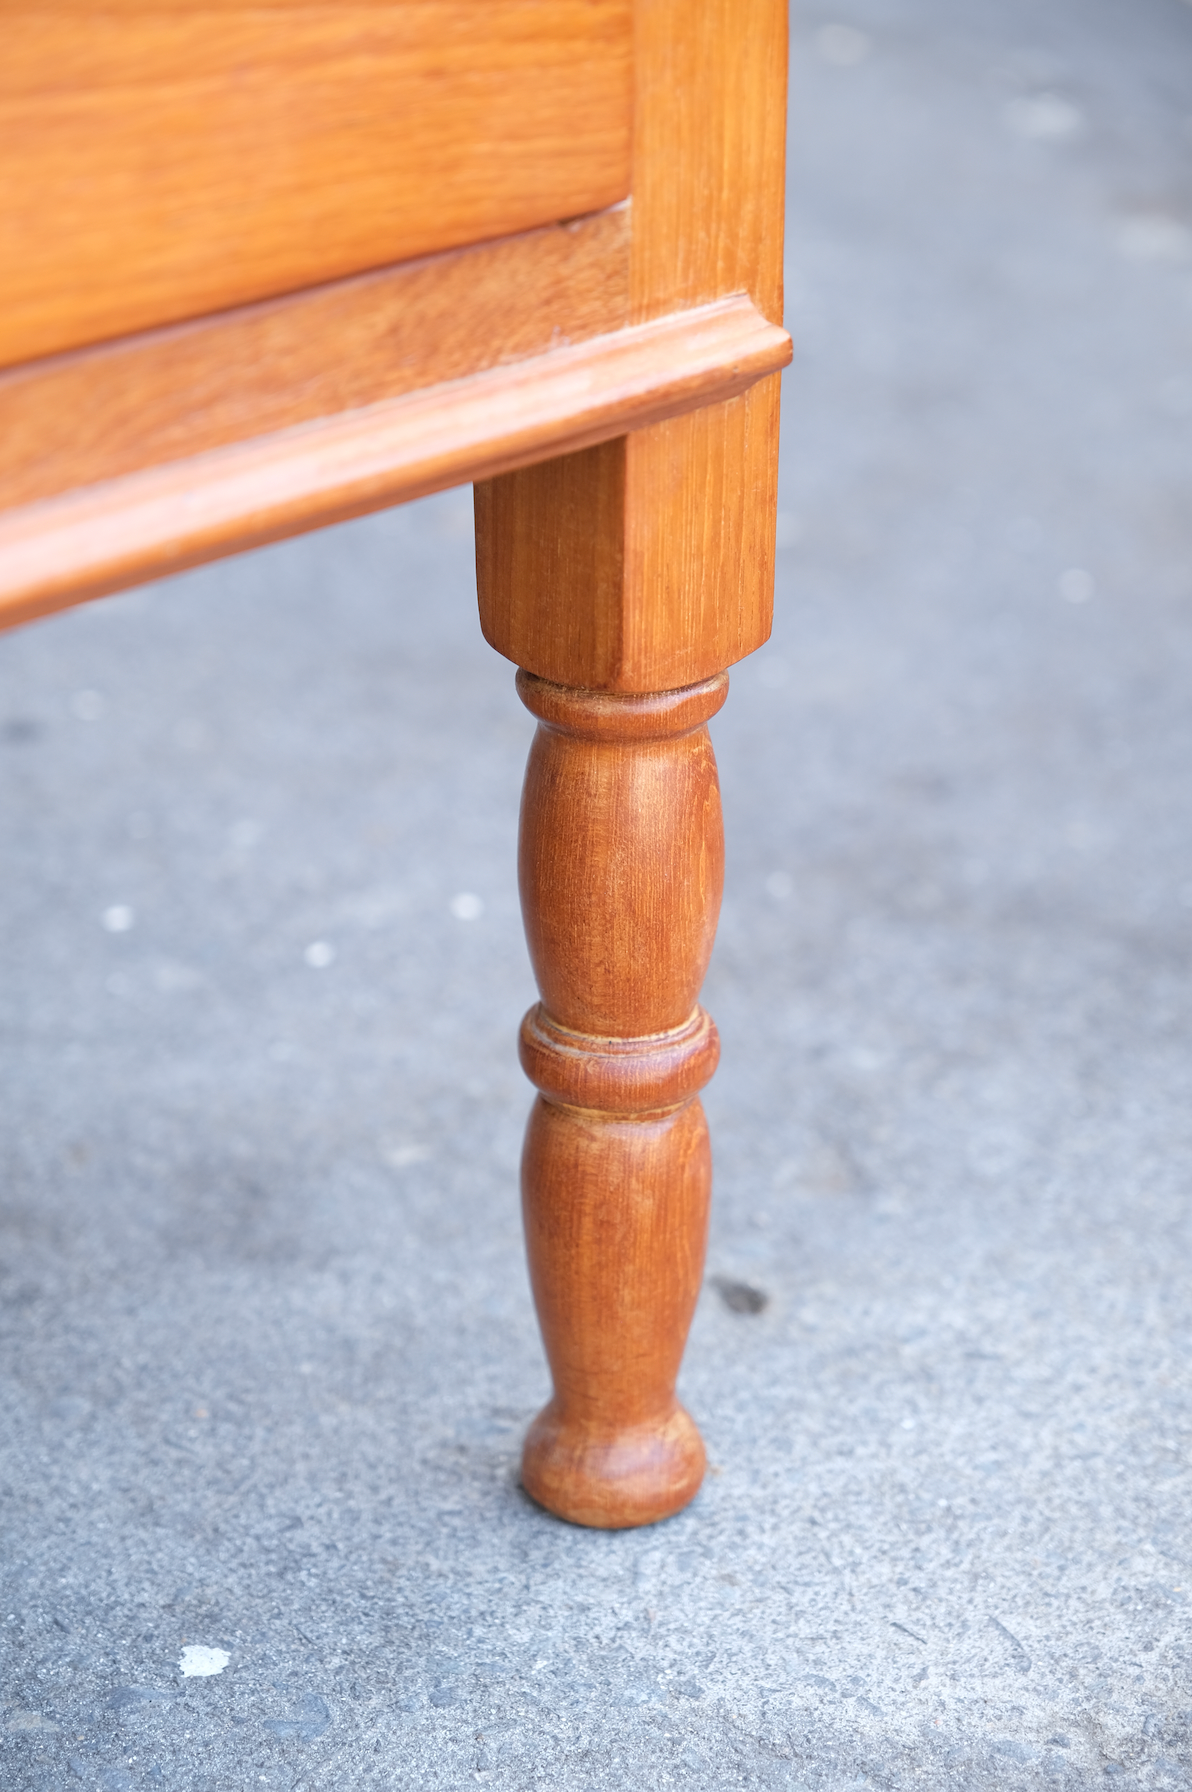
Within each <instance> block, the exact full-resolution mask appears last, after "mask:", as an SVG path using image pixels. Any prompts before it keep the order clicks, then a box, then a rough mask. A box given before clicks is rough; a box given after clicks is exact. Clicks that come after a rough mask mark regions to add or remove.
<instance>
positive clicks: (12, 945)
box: [0, 0, 1192, 1792]
mask: <svg viewBox="0 0 1192 1792" xmlns="http://www.w3.org/2000/svg"><path fill="white" fill-rule="evenodd" d="M791 117H792V131H791V144H792V166H793V179H792V192H791V228H790V250H789V267H790V295H789V321H790V324H791V327H792V329H793V331H794V334H795V338H796V343H797V353H796V359H795V364H794V366H793V368H792V370H791V372H790V375H789V378H788V385H787V394H786V418H785V428H786V439H785V450H784V453H785V459H784V465H783V498H782V513H783V514H782V520H781V525H780V533H781V541H782V550H781V553H780V556H779V575H778V619H777V624H776V628H775V636H774V641H773V643H772V644H771V646H770V647H768V648H767V649H765V650H764V651H763V652H762V653H760V654H758V655H757V656H756V657H755V659H754V660H752V661H751V662H749V663H747V664H746V665H744V666H742V667H741V668H739V669H738V670H737V671H736V672H735V674H734V677H733V693H732V696H731V697H730V701H729V705H728V707H727V708H726V710H725V711H724V712H723V715H722V717H721V718H720V719H719V720H718V721H717V722H716V724H715V725H714V728H715V739H716V742H717V750H718V752H719V755H720V759H721V766H722V773H723V780H724V788H725V798H726V808H727V815H728V836H729V852H730V870H729V882H728V891H727V897H726V902H725V910H724V920H723V926H722V930H721V935H720V941H719V945H718V948H717V955H716V959H715V962H714V965H713V969H712V973H711V975H710V978H709V982H708V987H707V991H706V1000H707V1003H708V1005H709V1007H710V1008H711V1009H712V1011H713V1012H714V1013H715V1014H716V1015H717V1017H718V1019H719V1022H720V1025H721V1029H722V1032H723V1037H724V1060H723V1067H722V1070H721V1072H720V1074H719V1076H718V1078H717V1080H716V1082H715V1083H714V1084H713V1085H712V1088H711V1090H710V1091H709V1097H708V1102H707V1106H708V1110H709V1115H710V1118H711V1121H712V1126H713V1131H714V1137H715V1141H716V1152H717V1176H718V1181H717V1193H716V1206H715V1220H714V1233H713V1242H712V1248H711V1255H710V1260H709V1274H710V1276H715V1277H719V1278H721V1282H720V1284H719V1286H717V1285H716V1284H714V1283H711V1282H710V1284H709V1287H708V1289H707V1291H706V1293H705V1296H704V1298H703V1300H702V1302H701V1306H700V1310H699V1313H698V1316H697V1319H696V1323H695V1327H694V1331H693V1335H692V1339H691V1346H690V1349H689V1352H688V1357H687V1362H686V1366H685V1370H684V1382H683V1386H684V1392H685V1396H686V1399H687V1401H688V1403H689V1404H690V1406H691V1407H692V1409H693V1410H694V1412H695V1413H696V1414H697V1416H698V1417H699V1419H700V1421H701V1424H702V1425H703V1427H704V1430H705V1434H706V1437H707V1439H708V1443H709V1449H710V1454H711V1458H712V1461H713V1463H714V1464H715V1468H714V1471H713V1473H712V1475H711V1476H710V1478H709V1480H708V1482H707V1485H706V1487H705V1489H704V1491H703V1492H702V1493H701V1495H700V1497H699V1499H698V1500H697V1501H696V1503H695V1505H694V1506H693V1507H692V1508H691V1509H690V1510H689V1511H688V1512H686V1513H684V1514H683V1515H682V1516H680V1517H679V1518H677V1519H675V1520H673V1521H671V1522H670V1523H668V1524H665V1525H662V1526H659V1527H657V1528H655V1529H653V1530H648V1531H642V1532H637V1533H625V1534H619V1535H602V1534H593V1533H587V1532H583V1531H580V1530H576V1529H571V1528H569V1527H567V1526H565V1525H562V1524H559V1523H557V1522H556V1521H554V1520H553V1519H551V1518H549V1517H547V1516H545V1515H544V1514H543V1513H541V1512H540V1511H538V1510H536V1509H535V1508H534V1507H533V1506H531V1505H530V1504H529V1503H528V1501H527V1500H526V1499H525V1497H524V1496H523V1495H522V1494H521V1493H520V1492H519V1490H518V1487H517V1482H516V1463H517V1453H518V1446H519V1439H520V1435H521V1432H522V1430H523V1427H524V1426H525V1424H526V1422H527V1419H528V1418H529V1416H530V1415H531V1413H532V1412H533V1411H534V1410H535V1408H536V1406H537V1405H538V1404H539V1403H540V1402H541V1400H542V1399H543V1398H544V1395H545V1392H546V1378H545V1372H544V1367H543V1362H542V1357H541V1352H540V1348H539V1344H538V1340H537V1334H536V1330H535V1324H534V1318H533V1313H532V1309H531V1306H530V1301H529V1295H528V1290H527V1285H526V1277H525V1271H524V1267H523V1262H522V1255H521V1243H520V1231H519V1217H518V1210H517V1195H516V1166H517V1157H518V1150H519V1138H520V1132H521V1126H522V1121H523V1118H524V1114H525V1111H526V1109H527V1106H528V1101H529V1091H528V1089H527V1087H526V1085H525V1084H524V1082H523V1081H522V1079H521V1076H520V1073H519V1071H518V1069H517V1064H516V1059H515V1054H514V1035H515V1028H516V1023H517V1020H518V1018H519V1016H520V1014H521V1012H522V1010H523V1008H524V1007H525V1006H526V1005H527V1004H528V1002H529V1000H530V999H531V996H532V988H531V982H530V976H529V970H528V966H527V963H526V959H525V954H524V949H523V947H522V944H521V938H520V930H519V922H518V916H517V908H516V895H515V887H514V835H515V825H516V810H517V800H518V787H519V781H520V775H521V766H522V763H523V760H524V755H525V751H526V746H527V742H528V738H529V732H530V722H529V718H528V717H527V716H526V715H525V714H524V712H522V710H521V709H520V707H519V706H518V704H517V702H516V699H515V696H514V693H513V689H512V673H511V670H510V668H508V667H507V666H505V664H504V663H503V662H502V661H500V660H498V659H497V658H496V657H495V656H494V655H493V654H491V653H490V652H489V650H488V649H487V648H486V647H485V646H484V645H483V643H482V641H481V640H480V638H479V633H478V630H477V627H476V624H475V617H474V597H473V591H472V579H471V564H470V553H471V544H470V520H469V518H470V512H469V502H468V497H467V494H449V495H447V496H445V497H443V498H441V499H436V500H434V501H433V502H430V503H427V504H424V505H419V506H414V507H412V508H411V509H409V510H406V511H402V512H398V513H395V514H393V515H392V516H389V517H385V518H378V519H374V520H372V521H369V522H366V523H363V524H360V525H357V526H353V527H351V528H347V529H342V530H338V531H333V532H329V533H327V534H324V535H321V536H318V537H313V538H311V539H309V540H306V541H303V542H297V543H291V544H289V545H287V546H285V547H284V548H281V549H279V550H275V551H271V552H268V553H261V554H257V555H254V556H250V557H248V558H246V559H243V560H240V561H237V562H231V563H228V564H226V565H223V566H219V567H216V568H212V569H209V570H206V571H204V572H202V573H200V574H196V575H192V576H188V577H186V578H183V579H180V580H177V581H175V582H173V583H171V584H169V585H163V586H161V587H158V588H155V589H153V590H151V591H147V592H143V593H137V594H131V595H129V596H127V597H125V598H121V599H119V600H116V601H114V602H109V603H107V604H102V605H97V606H93V607H91V608H89V609H87V610H85V611H80V612H78V613H76V614H73V615H70V616H65V617H61V618H58V619H56V620H53V621H50V622H47V623H44V624H41V625H38V626H37V627H34V628H30V629H27V630H25V631H23V632H20V633H17V634H14V635H11V636H8V637H6V638H5V639H4V640H3V641H0V733H2V736H3V738H2V740H0V804H2V815H3V821H2V828H3V831H2V836H0V837H2V839H3V843H4V845H3V878H2V880H0V917H2V920H0V926H2V934H0V937H2V939H3V976H2V979H0V1035H2V1041H3V1045H2V1053H3V1067H4V1068H3V1118H2V1125H0V1177H2V1184H3V1295H4V1305H3V1315H4V1344H3V1367H4V1380H3V1390H2V1396H0V1492H2V1494H3V1507H4V1518H3V1530H2V1547H3V1557H4V1568H3V1587H4V1592H3V1604H2V1605H0V1648H2V1654H0V1661H2V1677H0V1688H2V1703H3V1711H2V1714H0V1785H3V1787H4V1788H5V1792H73V1789H74V1788H80V1789H81V1788H89V1787H95V1788H100V1789H103V1792H124V1789H128V1792H132V1789H134V1788H135V1789H138V1792H139V1789H140V1788H150V1787H159V1786H161V1787H170V1788H177V1789H178V1792H251V1789H256V1788H284V1789H285V1792H300V1789H301V1792H330V1789H332V1788H334V1789H336V1792H349V1789H350V1792H356V1789H357V1788H358V1789H359V1792H372V1789H377V1792H382V1789H388V1788H394V1789H397V1788H402V1789H404V1788H418V1789H419V1792H421V1789H424V1788H425V1789H426V1792H439V1789H443V1792H447V1789H450V1792H459V1789H462V1788H467V1787H474V1786H475V1785H477V1784H480V1785H487V1786H490V1787H493V1788H499V1789H501V1792H505V1789H509V1792H520V1789H522V1788H530V1787H535V1788H544V1789H546V1788H549V1789H550V1792H556V1789H557V1792H565V1789H569V1788H583V1789H587V1788H597V1789H601V1792H603V1789H605V1788H607V1789H609V1792H613V1789H620V1788H633V1789H634V1792H652V1789H654V1788H662V1787H669V1786H676V1787H682V1786H690V1787H693V1788H695V1787H698V1788H706V1789H709V1792H721V1789H722V1788H729V1787H734V1788H735V1787H738V1786H751V1787H752V1786H756V1787H766V1788H769V1787H775V1788H777V1787H781V1788H790V1789H792V1792H793V1789H796V1788H805V1789H807V1792H811V1789H815V1792H820V1789H823V1792H837V1789H838V1788H845V1787H851V1786H856V1785H865V1786H873V1787H882V1788H908V1789H909V1788H948V1789H952V1788H956V1789H960V1792H984V1789H986V1788H989V1789H994V1788H997V1789H999V1792H1000V1789H1002V1788H1006V1789H1013V1788H1035V1787H1039V1786H1049V1787H1050V1786H1054V1787H1056V1788H1083V1787H1093V1786H1100V1785H1102V1784H1105V1783H1107V1784H1111V1785H1113V1786H1114V1787H1121V1788H1127V1787H1140V1788H1141V1787H1146V1788H1150V1787H1156V1788H1158V1787H1164V1788H1178V1787H1188V1786H1190V1785H1192V1736H1190V1725H1192V1657H1190V1647H1189V1631H1188V1624H1189V1606H1190V1602H1192V1511H1190V1499H1189V1494H1190V1478H1189V1441H1190V1438H1192V1310H1190V1303H1189V1286H1190V1270H1192V1251H1190V1249H1189V1242H1190V1241H1189V1218H1188V1206H1189V1201H1188V1197H1189V1184H1190V1180H1192V1176H1190V1160H1189V1149H1190V1146H1192V1106H1190V1102H1189V1071H1188V1066H1189V996H1190V993H1192V990H1190V984H1192V978H1190V970H1192V821H1190V815H1189V805H1190V801H1192V701H1190V685H1192V173H1190V170H1192V7H1189V6H1187V5H1184V4H1182V3H1181V0H999V3H995V0H850V6H849V10H848V12H847V13H846V14H840V15H836V14H831V15H826V14H822V13H816V12H813V11H807V12H805V13H804V14H803V15H802V16H801V18H800V19H799V21H798V26H797V32H796V46H795V66H794V77H793V90H792V113H791ZM465 898H468V899H470V900H464V899H465ZM742 1288H744V1289H747V1290H748V1289H752V1290H755V1291H756V1293H757V1297H758V1298H757V1299H756V1300H753V1301H752V1303H751V1301H750V1299H749V1297H748V1295H747V1294H744V1293H742V1292H741V1289H742ZM763 1296H764V1297H765V1304H764V1306H762V1308H761V1310H760V1311H756V1312H751V1311H749V1310H738V1309H740V1308H745V1309H748V1308H749V1306H750V1305H751V1304H752V1305H754V1306H757V1305H759V1303H760V1301H761V1298H762V1297H763ZM734 1302H735V1306H734V1304H733V1303H734ZM196 1647H199V1648H201V1649H204V1650H208V1651H212V1650H214V1651H221V1652H223V1654H225V1655H226V1657H227V1662H226V1666H224V1668H223V1670H222V1672H219V1673H211V1674H207V1675H205V1676H201V1675H195V1674H191V1675H184V1674H183V1673H182V1672H181V1671H180V1668H179V1661H180V1658H181V1657H182V1651H183V1650H184V1649H194V1648H196ZM186 1659H187V1661H188V1663H191V1664H193V1662H194V1660H195V1659H196V1658H195V1657H187V1658H186ZM199 1659H200V1660H202V1659H204V1658H199ZM220 1659H222V1657H221V1656H220V1655H215V1656H211V1655H208V1656H207V1657H206V1658H205V1660H206V1664H207V1665H208V1666H211V1665H213V1664H218V1662H219V1660H220Z"/></svg>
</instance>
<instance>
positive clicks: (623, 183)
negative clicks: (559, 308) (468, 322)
mask: <svg viewBox="0 0 1192 1792" xmlns="http://www.w3.org/2000/svg"><path fill="white" fill-rule="evenodd" d="M630 128H631V18H630V6H629V0H344V3H343V4H333V3H331V0H307V3H305V4H303V3H302V0H291V3H288V4H283V3H280V0H254V3H253V4H251V5H248V4H242V3H235V0H107V3H106V4H104V5H103V6H99V5H96V4H93V3H92V0H57V3H56V4H53V5H49V6H34V5H30V4H27V3H26V4H18V5H9V6H6V7H5V8H4V13H3V50H2V53H0V365H2V364H9V363H12V362H16V361H21V360H26V359H29V358H31V357H34V356H40V355H45V354H50V353H54V352H56V351H58V350H61V349H65V348H72V347H77V346H80V345H82V344H84V343H88V342H94V341H99V340H102V339H104V338H108V337H112V336H117V335H123V334H127V333H131V332H132V331H135V330H141V329H145V328H148V327H151V326H154V325H159V324H163V323H167V322H171V321H174V320H177V319H181V318H185V317H194V316H198V315H201V314H204V313H206V312H210V311H214V310H217V309H220V308H222V307H227V306H232V305H238V304H243V303H246V302H248V301H250V300H253V299H258V298H264V297H267V296H270V295H274V294H278V293H282V292H289V291H294V290H297V289H298V288H300V287H303V286H307V285H310V284H312V283H315V282H324V281H328V280H331V279H334V278H337V277H340V276H343V275H347V274H350V273H355V272H360V271H362V270H364V269H368V268H374V267H379V266H383V265H386V264H388V263H391V262H396V261H402V260H407V259H411V258H414V257H417V256H421V255H425V254H428V253H431V252H433V251H436V250H442V249H448V248H453V247H457V246H459V245H462V244H464V243H470V242H475V241H478V240H480V239H482V238H487V237H495V236H504V235H508V234H512V233H514V232H516V231H520V230H524V229H528V228H530V227H531V226H534V225H538V224H544V223H548V222H552V221H554V220H557V219H560V218H567V217H572V216H576V215H578V214H580V213H585V212H591V211H596V210H600V209H602V208H603V207H605V206H608V205H611V204H613V203H615V202H616V201H617V200H619V199H622V198H624V197H625V196H626V194H627V193H628V190H629V155H630Z"/></svg>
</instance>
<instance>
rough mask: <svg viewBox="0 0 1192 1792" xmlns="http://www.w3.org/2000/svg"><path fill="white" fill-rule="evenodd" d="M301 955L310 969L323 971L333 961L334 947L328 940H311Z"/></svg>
mask: <svg viewBox="0 0 1192 1792" xmlns="http://www.w3.org/2000/svg"><path fill="white" fill-rule="evenodd" d="M302 956H303V958H304V959H305V960H306V962H307V964H308V965H309V966H310V968H311V970H312V971H325V970H326V969H327V966H328V965H329V964H334V963H335V947H334V946H333V945H332V944H331V941H330V940H312V941H311V943H310V945H309V946H308V947H307V948H306V951H305V952H304V953H303V954H302Z"/></svg>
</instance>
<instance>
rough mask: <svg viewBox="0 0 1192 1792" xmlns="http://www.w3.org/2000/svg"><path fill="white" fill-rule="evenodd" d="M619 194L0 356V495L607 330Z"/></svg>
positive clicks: (3, 501) (285, 423) (460, 375)
mask: <svg viewBox="0 0 1192 1792" xmlns="http://www.w3.org/2000/svg"><path fill="white" fill-rule="evenodd" d="M629 245H630V209H629V207H628V206H627V205H621V206H616V207H614V208H613V209H612V210H611V211H605V212H598V213H596V214H595V215H594V216H593V217H587V218H576V219H573V220H572V221H571V222H570V223H568V224H554V225H551V226H549V227H548V228H546V229H543V230H534V231H528V232H526V233H525V234H523V235H520V236H515V237H503V238H500V239H498V240H497V241H496V242H491V243H478V244H476V245H475V246H474V247H472V248H469V249H458V250H454V251H451V252H449V253H447V254H445V255H432V256H427V257H426V258H425V259H423V260H421V261H415V262H403V263H401V264H399V265H398V266H397V267H393V268H384V269H381V270H380V271H379V272H376V273H372V274H361V275H357V276H355V277H354V278H352V279H349V280H337V281H333V282H331V283H330V284H329V285H326V286H318V287H313V288H311V289H310V290H308V291H306V292H301V293H296V294H293V295H291V296H290V297H288V298H282V299H271V300H267V301H266V302H264V303H262V304H258V305H248V306H245V307H243V308H241V309H238V310H233V311H225V312H220V313H218V314H217V315H216V316H214V317H205V318H201V319H199V320H198V321H197V322H194V323H187V324H175V325H173V326H172V327H171V328H169V329H164V330H150V331H147V332H144V333H143V334H140V335H136V336H132V337H128V338H125V339H124V340H123V341H120V342H113V343H105V344H103V345H101V346H100V347H98V348H90V349H81V350H77V351H75V352H73V353H71V354H65V355H54V356H50V357H48V358H47V359H45V360H40V361H33V362H27V363H26V364H25V365H24V366H21V367H15V368H11V369H9V371H8V372H7V373H0V509H7V508H10V507H11V506H14V505H18V504H29V503H32V502H35V501H37V500H39V499H42V498H48V497H52V496H54V495H56V494H57V493H59V492H63V491H68V490H70V489H71V487H73V486H80V485H93V484H95V483H97V482H98V481H100V480H103V479H115V478H119V477H120V476H121V475H122V474H124V473H131V472H135V471H137V470H139V469H140V468H142V467H152V466H156V465H158V464H160V463H161V462H163V461H173V460H180V459H183V458H185V457H187V456H190V455H194V454H201V453H203V452H205V451H206V450H207V449H209V448H221V447H225V446H227V445H228V444H229V443H232V442H239V441H245V440H248V439H249V438H251V437H253V436H261V435H268V434H272V433H273V432H274V431H276V430H280V429H286V428H289V427H290V426H292V425H293V424H295V423H307V422H311V421H313V420H314V419H316V418H319V417H327V416H333V415H335V414H336V413H337V412H340V411H347V410H352V409H354V408H358V407H360V406H361V405H368V404H377V403H379V402H381V401H382V400H384V399H387V398H398V397H400V396H401V395H402V394H403V393H407V392H414V391H417V390H418V389H419V388H421V387H424V386H434V385H440V384H442V383H443V382H444V381H446V380H457V379H464V378H466V377H467V376H468V375H470V374H474V373H483V372H484V371H486V370H487V369H488V368H490V367H497V366H508V365H510V364H512V363H513V362H515V361H521V360H525V359H526V358H527V357H528V356H530V355H535V354H542V353H543V352H544V351H545V350H546V349H548V348H554V347H561V346H566V345H567V344H569V343H572V342H581V341H584V340H585V339H586V338H588V337H590V336H597V335H602V334H606V333H607V332H609V331H610V330H617V329H620V328H621V327H622V326H623V325H624V324H626V323H627V322H628V317H629Z"/></svg>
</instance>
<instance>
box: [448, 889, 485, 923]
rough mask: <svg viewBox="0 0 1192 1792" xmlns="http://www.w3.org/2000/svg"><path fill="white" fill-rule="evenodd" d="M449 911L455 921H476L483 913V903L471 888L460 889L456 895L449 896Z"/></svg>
mask: <svg viewBox="0 0 1192 1792" xmlns="http://www.w3.org/2000/svg"><path fill="white" fill-rule="evenodd" d="M451 912H452V914H453V915H454V916H455V918H456V920H457V921H478V920H479V919H480V917H481V915H482V914H483V913H484V904H483V902H482V901H481V900H480V897H479V896H477V895H476V894H475V893H474V892H473V891H472V890H461V891H460V893H459V895H458V896H453V897H452V898H451Z"/></svg>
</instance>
